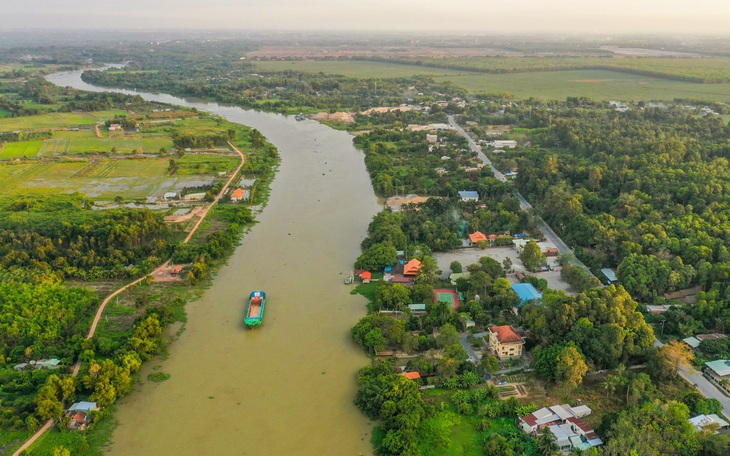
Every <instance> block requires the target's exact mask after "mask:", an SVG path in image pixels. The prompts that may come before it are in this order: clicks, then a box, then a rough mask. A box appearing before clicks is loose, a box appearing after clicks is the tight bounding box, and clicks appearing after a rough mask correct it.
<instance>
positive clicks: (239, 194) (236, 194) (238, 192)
mask: <svg viewBox="0 0 730 456" xmlns="http://www.w3.org/2000/svg"><path fill="white" fill-rule="evenodd" d="M242 199H243V189H242V188H240V187H239V188H237V189H235V190H233V192H231V202H232V203H237V202H239V201H241V200H242Z"/></svg>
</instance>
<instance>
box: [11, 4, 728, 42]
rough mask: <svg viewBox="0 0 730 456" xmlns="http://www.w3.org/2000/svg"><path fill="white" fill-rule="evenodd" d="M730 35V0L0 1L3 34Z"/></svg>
mask: <svg viewBox="0 0 730 456" xmlns="http://www.w3.org/2000/svg"><path fill="white" fill-rule="evenodd" d="M26 27H27V28H33V27H43V28H48V27H54V28H55V27H58V28H113V29H140V28H141V29H149V28H164V29H170V28H197V29H215V28H226V29H241V30H246V29H249V30H262V29H275V30H313V29H320V30H364V31H367V30H390V31H398V30H404V31H444V32H459V31H462V32H470V33H492V32H493V33H504V32H515V33H525V32H528V33H529V32H557V33H586V32H589V33H590V32H595V33H611V34H614V33H639V34H641V33H655V32H668V33H678V34H686V33H698V34H708V33H709V34H713V33H714V34H728V33H730V1H728V0H499V1H495V0H438V1H436V0H121V1H99V0H93V1H92V0H0V30H7V29H10V28H12V29H17V28H26Z"/></svg>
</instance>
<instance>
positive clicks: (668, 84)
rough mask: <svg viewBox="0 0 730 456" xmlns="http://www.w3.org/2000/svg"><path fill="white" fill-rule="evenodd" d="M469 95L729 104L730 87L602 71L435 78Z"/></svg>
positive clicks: (469, 75)
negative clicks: (453, 85)
mask: <svg viewBox="0 0 730 456" xmlns="http://www.w3.org/2000/svg"><path fill="white" fill-rule="evenodd" d="M435 79H437V80H438V79H442V80H449V81H451V82H453V83H454V84H456V85H457V86H459V87H463V88H464V89H466V90H468V91H469V92H472V93H510V94H512V95H514V96H515V97H516V98H529V97H535V98H540V99H546V100H564V99H565V98H567V97H588V98H592V99H594V100H621V101H640V100H644V101H650V100H673V99H675V98H686V99H697V100H707V101H730V84H698V83H693V82H681V81H671V80H667V79H659V78H652V77H648V76H639V75H633V74H626V73H619V72H616V71H605V70H577V71H545V72H536V73H515V74H463V75H460V76H448V77H436V78H435Z"/></svg>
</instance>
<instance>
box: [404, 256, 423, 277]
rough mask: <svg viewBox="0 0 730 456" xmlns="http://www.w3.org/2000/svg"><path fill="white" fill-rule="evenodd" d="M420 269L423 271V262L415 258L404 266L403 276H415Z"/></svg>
mask: <svg viewBox="0 0 730 456" xmlns="http://www.w3.org/2000/svg"><path fill="white" fill-rule="evenodd" d="M419 269H421V262H420V261H418V260H417V259H415V258H414V259H412V260H411V261H409V262H408V263H406V264H405V265H404V266H403V275H411V276H414V275H416V274H417V273H418V270H419Z"/></svg>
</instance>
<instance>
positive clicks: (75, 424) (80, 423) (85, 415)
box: [66, 402, 99, 431]
mask: <svg viewBox="0 0 730 456" xmlns="http://www.w3.org/2000/svg"><path fill="white" fill-rule="evenodd" d="M97 410H99V407H97V406H96V402H76V403H74V404H73V405H72V406H71V407H69V408H68V410H67V411H66V416H68V417H70V418H71V421H69V423H68V428H69V429H76V430H79V431H83V430H84V429H86V426H87V425H88V424H89V422H90V421H91V412H95V411H97Z"/></svg>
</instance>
